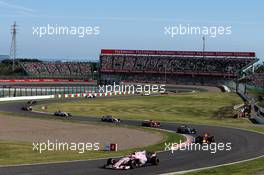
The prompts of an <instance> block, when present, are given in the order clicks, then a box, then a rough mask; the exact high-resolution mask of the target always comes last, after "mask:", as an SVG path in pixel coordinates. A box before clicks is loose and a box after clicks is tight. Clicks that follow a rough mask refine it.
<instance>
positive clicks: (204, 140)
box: [194, 133, 215, 144]
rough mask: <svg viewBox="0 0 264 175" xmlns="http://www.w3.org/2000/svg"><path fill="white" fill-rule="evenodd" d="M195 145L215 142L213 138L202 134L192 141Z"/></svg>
mask: <svg viewBox="0 0 264 175" xmlns="http://www.w3.org/2000/svg"><path fill="white" fill-rule="evenodd" d="M194 142H195V143H200V144H203V143H207V144H211V143H212V142H215V138H214V136H210V135H209V134H208V133H205V134H203V135H202V136H197V137H196V138H195V140H194Z"/></svg>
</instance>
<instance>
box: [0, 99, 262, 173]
mask: <svg viewBox="0 0 264 175" xmlns="http://www.w3.org/2000/svg"><path fill="white" fill-rule="evenodd" d="M107 98H129V97H107ZM131 98H134V97H131ZM71 100H72V99H71ZM51 101H55V100H51ZM46 102H47V100H46V101H43V103H46ZM24 103H25V102H12V103H3V104H0V111H6V112H7V111H12V112H17V113H25V114H26V115H31V116H42V117H49V118H52V117H54V116H51V115H44V114H39V113H34V112H25V111H21V107H22V106H23V105H24ZM39 103H42V102H39ZM72 120H76V121H89V122H98V121H100V119H99V118H98V117H80V116H74V117H73V119H72ZM122 123H123V124H127V125H136V126H141V121H132V120H123V121H122ZM179 125H181V124H176V123H164V122H162V126H161V128H162V129H166V130H172V131H175V130H176V128H177V127H178V126H179ZM192 126H193V127H194V128H196V129H197V130H198V134H202V133H204V132H209V133H210V134H211V135H214V136H215V138H216V142H223V143H227V142H231V143H232V150H231V151H218V152H217V153H215V154H212V153H210V152H206V151H177V152H174V153H173V154H172V153H171V152H161V153H159V154H158V156H159V158H160V165H159V166H149V167H142V168H138V169H133V170H127V171H122V170H121V171H120V170H108V169H103V168H102V166H103V165H104V164H105V163H106V160H105V159H98V160H85V161H73V162H64V163H51V164H35V165H23V166H7V167H0V175H88V174H94V175H101V174H113V175H115V174H117V175H120V174H125V175H130V174H131V175H132V174H139V175H141V174H142V175H143V174H144V175H148V174H149V175H151V174H162V173H169V172H178V171H185V170H191V169H197V168H203V167H209V166H215V165H221V164H226V163H232V162H237V161H242V160H246V159H251V158H255V157H258V156H262V155H264V135H263V134H260V133H255V132H250V131H245V130H240V129H234V128H225V127H216V126H205V125H192ZM135 141H136V138H135Z"/></svg>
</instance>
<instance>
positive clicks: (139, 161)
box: [104, 150, 159, 170]
mask: <svg viewBox="0 0 264 175" xmlns="http://www.w3.org/2000/svg"><path fill="white" fill-rule="evenodd" d="M158 164H159V158H158V157H157V155H156V153H152V152H147V151H145V150H144V151H138V152H134V153H132V154H130V155H128V156H126V157H123V158H121V159H119V160H115V159H112V158H109V159H108V160H107V164H106V165H105V166H104V167H105V168H108V169H116V170H128V169H134V168H138V167H143V166H149V165H158Z"/></svg>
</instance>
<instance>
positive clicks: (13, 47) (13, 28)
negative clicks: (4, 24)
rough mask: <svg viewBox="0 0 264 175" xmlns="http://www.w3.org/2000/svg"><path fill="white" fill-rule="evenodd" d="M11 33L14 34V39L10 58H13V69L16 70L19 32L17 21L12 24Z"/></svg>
mask: <svg viewBox="0 0 264 175" xmlns="http://www.w3.org/2000/svg"><path fill="white" fill-rule="evenodd" d="M11 34H12V40H11V47H10V54H9V57H10V59H13V65H12V71H15V60H16V34H17V25H16V22H14V24H13V25H11Z"/></svg>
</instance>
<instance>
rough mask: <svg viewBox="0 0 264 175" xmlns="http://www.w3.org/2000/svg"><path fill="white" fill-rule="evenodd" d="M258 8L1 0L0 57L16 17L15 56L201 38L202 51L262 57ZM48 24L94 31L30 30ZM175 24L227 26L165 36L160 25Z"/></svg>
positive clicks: (95, 51) (189, 45) (224, 0)
mask: <svg viewBox="0 0 264 175" xmlns="http://www.w3.org/2000/svg"><path fill="white" fill-rule="evenodd" d="M253 2H254V3H253ZM263 7H264V1H261V0H255V1H239V2H238V1H230V0H221V1H211V0H204V1H197V0H186V1H178V0H163V1H162V0H155V1H154V0H133V1H131V0H130V1H129V0H96V1H95V0H93V1H92V0H75V1H69V0H64V1H63V0H57V1H54V0H45V1H36V0H0V55H5V54H9V51H10V46H11V37H12V36H11V33H10V28H11V25H12V24H13V23H14V21H16V23H17V25H18V31H17V57H27V58H41V59H47V60H54V59H57V60H98V58H99V54H100V50H101V49H103V48H109V49H132V50H133V49H139V50H140V49H147V50H180V51H181V50H183V51H185V50H188V51H201V50H203V40H202V37H203V36H205V50H206V51H245V52H246V51H253V52H256V55H257V57H258V58H260V59H261V60H264V59H263V58H264V44H263V42H264V35H263V29H264V20H263V17H264V12H263ZM48 25H49V26H53V27H55V26H64V27H65V26H66V27H68V28H70V27H75V28H77V27H91V28H92V30H93V32H92V34H89V35H85V36H84V37H79V35H54V34H53V35H44V36H42V37H40V36H39V35H37V34H36V33H34V32H33V31H34V29H37V28H40V27H46V28H47V26H48ZM180 25H181V26H185V27H186V26H191V27H200V28H202V29H204V28H203V27H208V28H209V27H219V26H222V27H224V28H225V29H226V27H228V26H230V27H231V34H226V33H225V34H223V35H217V36H216V37H212V36H211V35H204V34H195V35H193V34H192V35H190V34H184V35H180V34H179V33H177V34H176V35H174V36H173V37H172V36H171V35H169V34H168V33H167V34H166V30H165V28H167V29H171V28H172V27H174V29H175V27H176V28H178V29H179V26H180ZM95 27H98V28H99V29H98V30H99V34H98V33H97V34H95V32H94V30H95Z"/></svg>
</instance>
